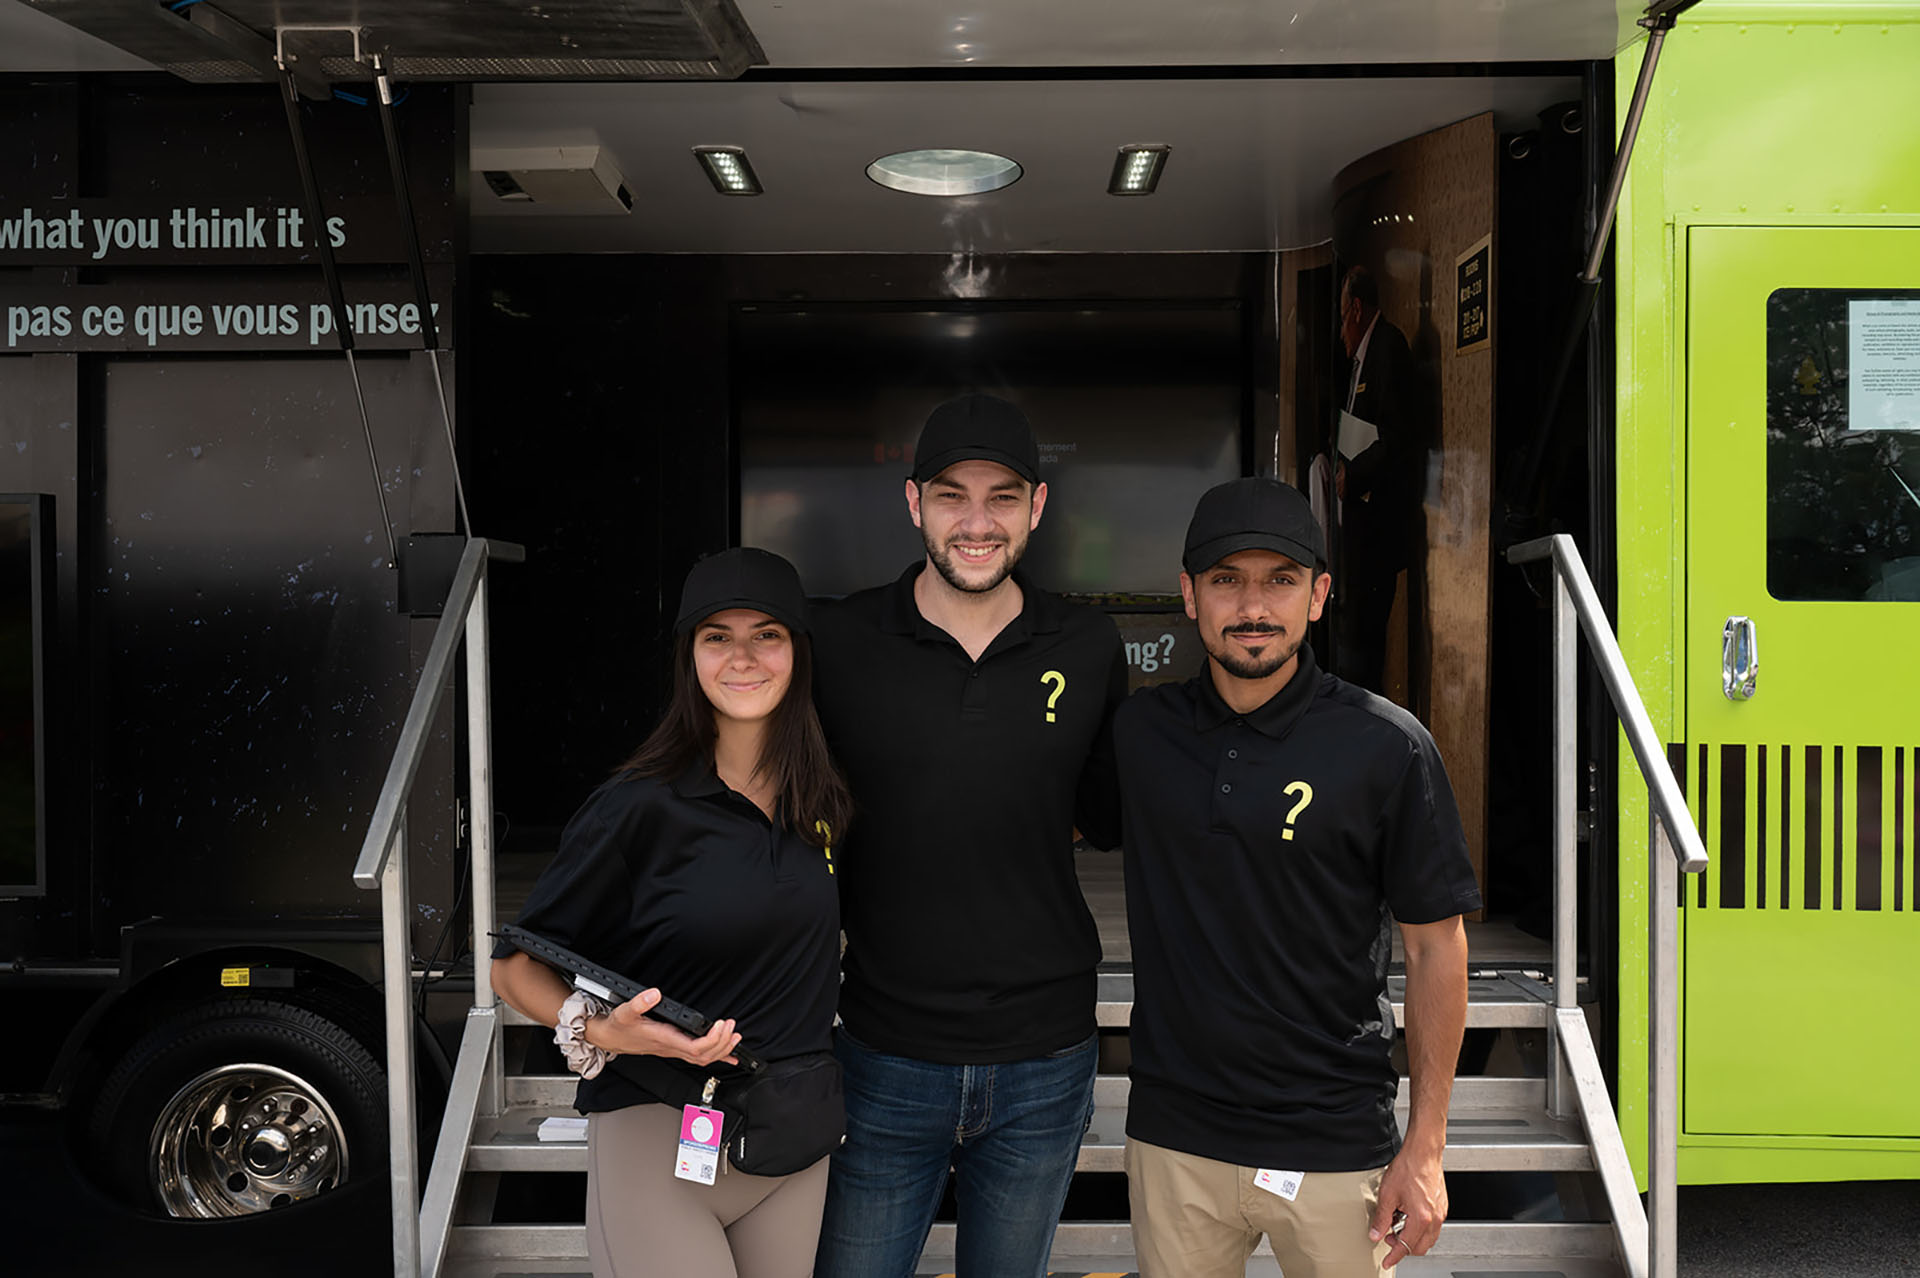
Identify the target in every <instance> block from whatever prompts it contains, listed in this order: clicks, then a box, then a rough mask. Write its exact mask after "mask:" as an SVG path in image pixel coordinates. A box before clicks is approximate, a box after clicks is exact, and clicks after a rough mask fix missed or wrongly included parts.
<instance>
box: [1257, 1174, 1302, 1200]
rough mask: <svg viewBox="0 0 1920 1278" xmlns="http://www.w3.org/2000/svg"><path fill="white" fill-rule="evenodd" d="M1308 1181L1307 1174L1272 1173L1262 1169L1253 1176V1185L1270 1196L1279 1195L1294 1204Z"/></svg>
mask: <svg viewBox="0 0 1920 1278" xmlns="http://www.w3.org/2000/svg"><path fill="white" fill-rule="evenodd" d="M1306 1179H1307V1174H1306V1173H1305V1172H1290V1171H1272V1170H1270V1169H1268V1168H1265V1167H1262V1168H1261V1169H1260V1170H1259V1171H1257V1172H1255V1173H1254V1174H1253V1183H1254V1184H1255V1185H1257V1186H1259V1187H1260V1188H1261V1189H1264V1190H1266V1191H1267V1192H1268V1193H1269V1194H1278V1195H1279V1196H1280V1197H1282V1198H1284V1199H1286V1200H1287V1201H1288V1202H1292V1201H1293V1200H1294V1199H1296V1198H1298V1197H1299V1196H1300V1186H1301V1184H1302V1182H1304V1181H1305V1180H1306Z"/></svg>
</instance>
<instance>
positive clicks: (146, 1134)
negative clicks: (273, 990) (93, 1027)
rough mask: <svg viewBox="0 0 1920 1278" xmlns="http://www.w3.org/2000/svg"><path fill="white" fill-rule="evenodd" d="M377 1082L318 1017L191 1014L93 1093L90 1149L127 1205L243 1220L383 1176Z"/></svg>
mask: <svg viewBox="0 0 1920 1278" xmlns="http://www.w3.org/2000/svg"><path fill="white" fill-rule="evenodd" d="M386 1093H387V1088H386V1074H385V1071H384V1070H382V1069H381V1067H380V1064H379V1062H378V1061H376V1060H375V1059H374V1058H373V1056H372V1054H371V1053H370V1052H368V1051H367V1049H366V1047H365V1046H363V1045H362V1044H361V1043H360V1041H359V1040H358V1039H357V1038H355V1037H354V1036H353V1035H352V1034H350V1033H349V1032H347V1031H346V1030H344V1029H342V1028H341V1027H340V1026H339V1025H337V1024H335V1023H334V1022H333V1021H331V1020H329V1019H327V1018H326V1017H325V1016H322V1015H320V1014H319V1013H317V1012H314V1011H310V1010H308V1009H306V1008H303V1007H298V1006H295V1005H293V1004H290V1003H282V1002H275V1001H271V1000H267V999H259V998H240V999H230V1000H224V1001H219V1002H207V1003H200V1004H196V1005H194V1006H192V1007H189V1008H187V1009H185V1010H183V1011H181V1012H178V1013H176V1014H174V1015H173V1016H171V1017H170V1018H168V1019H167V1020H165V1021H163V1022H161V1023H160V1024H159V1025H157V1026H156V1027H154V1028H153V1029H152V1030H150V1031H149V1032H148V1033H146V1034H145V1035H143V1036H142V1037H141V1038H140V1039H139V1040H137V1041H136V1042H135V1043H134V1045H133V1047H132V1048H131V1049H129V1050H128V1052H127V1053H126V1055H125V1056H123V1057H122V1058H121V1059H120V1062H119V1064H118V1065H116V1066H115V1067H114V1069H113V1071H112V1073H110V1074H109V1075H108V1076H107V1080H106V1082H105V1083H104V1084H103V1085H102V1086H101V1089H100V1094H99V1101H98V1104H97V1105H96V1106H95V1108H94V1114H93V1119H92V1123H91V1136H92V1138H93V1139H92V1142H91V1143H92V1150H93V1155H94V1157H96V1158H99V1159H101V1160H103V1170H104V1171H105V1174H106V1178H107V1179H108V1181H109V1182H110V1184H111V1186H112V1187H113V1188H114V1189H116V1190H118V1191H119V1192H120V1194H121V1195H122V1196H123V1197H125V1198H126V1199H127V1201H128V1202H130V1203H132V1204H133V1205H135V1206H138V1207H144V1208H149V1209H154V1210H158V1211H162V1212H165V1213H166V1214H168V1215H170V1216H182V1217H196V1218H201V1219H209V1218H221V1217H232V1216H248V1215H253V1214H255V1213H258V1212H264V1211H270V1210H273V1209H275V1208H279V1207H285V1206H288V1205H289V1204H292V1203H296V1202H299V1201H301V1200H303V1199H308V1198H313V1197H315V1196H317V1195H320V1194H324V1193H326V1192H328V1191H329V1190H331V1189H334V1188H336V1187H337V1186H339V1185H340V1184H342V1183H344V1182H345V1181H346V1180H347V1178H348V1177H349V1176H368V1175H372V1176H383V1175H385V1173H386V1168H387V1134H386Z"/></svg>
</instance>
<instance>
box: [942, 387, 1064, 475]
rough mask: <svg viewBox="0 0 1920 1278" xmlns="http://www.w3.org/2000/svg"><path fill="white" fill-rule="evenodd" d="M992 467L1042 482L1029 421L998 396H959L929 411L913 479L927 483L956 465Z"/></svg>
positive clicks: (1038, 450)
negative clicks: (969, 463)
mask: <svg viewBox="0 0 1920 1278" xmlns="http://www.w3.org/2000/svg"><path fill="white" fill-rule="evenodd" d="M963 461H990V462H998V463H999V464H1000V465H1002V466H1005V467H1006V468H1007V469H1008V470H1010V471H1012V472H1013V473H1014V474H1016V475H1018V476H1020V478H1022V479H1024V480H1026V481H1027V482H1028V483H1029V484H1034V483H1038V482H1040V445H1038V444H1036V443H1035V442H1034V439H1033V427H1032V426H1031V425H1030V424H1029V423H1028V422H1027V415H1026V414H1025V413H1023V412H1021V411H1020V410H1019V409H1018V408H1015V407H1014V406H1013V405H1012V404H1009V403H1008V402H1007V401H1006V400H1004V399H1001V398H1000V397H999V396H998V395H983V394H973V395H962V396H960V397H959V398H958V399H950V400H948V401H947V402H946V403H944V404H942V405H940V407H938V408H936V409H934V410H933V412H932V413H930V414H929V415H928V417H927V424H926V425H925V426H923V427H921V428H920V442H919V444H917V445H916V446H915V447H914V450H913V478H914V480H915V481H916V482H919V483H922V484H924V483H926V482H927V481H928V480H929V479H932V478H933V477H934V476H935V475H938V474H939V473H940V472H941V471H943V470H945V469H946V468H947V467H949V466H952V465H954V464H955V463H956V462H963Z"/></svg>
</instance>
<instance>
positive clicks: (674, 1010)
mask: <svg viewBox="0 0 1920 1278" xmlns="http://www.w3.org/2000/svg"><path fill="white" fill-rule="evenodd" d="M494 935H496V936H498V937H499V938H500V939H501V940H504V941H509V942H511V943H512V944H514V945H515V946H518V947H519V948H520V949H522V950H524V951H526V952H527V953H528V954H530V955H532V956H533V957H534V958H537V959H539V960H540V961H541V962H542V963H545V964H547V965H548V966H549V967H554V968H558V969H559V970H561V971H562V972H565V973H566V974H567V975H568V976H569V977H570V978H572V981H573V985H574V988H575V989H581V990H585V991H586V992H587V993H589V994H592V995H593V996H594V997H596V998H603V999H605V1000H607V1001H608V1002H609V1003H624V1002H626V1001H627V1000H628V999H631V998H633V997H634V996H635V995H637V994H639V993H640V992H641V991H642V990H645V989H648V988H650V987H648V986H645V985H641V984H639V983H638V982H636V981H633V980H630V979H628V978H627V977H624V976H622V975H620V974H619V973H618V972H615V971H611V970H609V969H607V968H604V967H601V966H600V965H599V964H598V963H595V962H592V961H591V960H589V959H584V958H582V957H580V956H579V955H578V954H575V953H574V952H573V951H572V950H570V949H567V948H566V947H565V946H561V945H555V944H554V943H553V942H552V941H549V940H547V939H546V938H545V937H541V936H536V935H534V934H533V933H532V932H529V931H527V929H525V928H523V927H521V926H520V925H519V924H517V923H509V924H508V925H507V926H505V927H503V928H501V929H500V930H499V931H498V932H496V933H495V934H494ZM647 1015H648V1016H652V1017H656V1018H658V1019H660V1020H663V1021H665V1022H667V1023H668V1024H669V1025H675V1026H678V1027H679V1028H680V1029H682V1030H684V1031H686V1032H687V1033H688V1034H691V1035H692V1036H693V1037H695V1038H700V1037H701V1036H703V1035H704V1034H706V1033H707V1031H708V1030H711V1029H712V1028H713V1019H712V1018H711V1017H709V1016H706V1015H705V1014H703V1013H701V1012H696V1011H694V1010H693V1009H692V1008H691V1007H688V1006H687V1005H686V1004H684V1003H676V1002H674V1001H673V1000H672V999H670V998H668V997H667V996H666V995H665V994H664V993H663V994H661V996H660V1001H659V1002H658V1003H655V1004H654V1005H653V1006H652V1007H650V1008H648V1009H647ZM731 1055H732V1056H733V1057H734V1059H735V1060H737V1061H739V1062H740V1068H742V1069H744V1070H746V1071H748V1072H749V1073H752V1072H754V1071H757V1070H760V1069H762V1068H764V1067H765V1065H766V1062H765V1061H762V1060H761V1059H760V1058H759V1057H758V1056H755V1055H754V1054H753V1053H752V1052H750V1051H748V1050H747V1049H746V1048H745V1047H744V1046H742V1047H736V1048H734V1049H733V1051H732V1053H731Z"/></svg>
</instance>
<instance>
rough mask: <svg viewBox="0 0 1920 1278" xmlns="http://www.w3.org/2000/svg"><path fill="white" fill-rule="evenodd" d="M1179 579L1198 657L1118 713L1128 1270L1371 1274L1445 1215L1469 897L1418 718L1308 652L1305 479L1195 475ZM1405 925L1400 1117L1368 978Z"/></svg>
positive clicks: (1382, 1022)
mask: <svg viewBox="0 0 1920 1278" xmlns="http://www.w3.org/2000/svg"><path fill="white" fill-rule="evenodd" d="M1181 563H1182V566H1183V568H1184V571H1183V572H1182V573H1181V574H1180V592H1181V594H1182V596H1183V597H1184V598H1185V600H1186V607H1187V615H1188V616H1189V617H1191V618H1193V619H1194V621H1195V622H1196V623H1197V624H1198V626H1199V631H1200V641H1201V644H1202V646H1203V647H1204V648H1205V649H1206V652H1207V668H1206V669H1205V670H1204V671H1202V672H1201V673H1200V674H1198V675H1196V676H1195V677H1194V678H1193V679H1191V680H1189V681H1188V682H1186V683H1184V684H1177V685H1168V686H1162V687H1157V688H1150V689H1146V690H1144V691H1142V692H1141V693H1140V694H1138V695H1137V696H1135V697H1134V698H1133V699H1132V700H1131V701H1129V702H1128V703H1127V704H1126V705H1125V706H1123V707H1122V708H1121V710H1120V712H1119V714H1118V715H1116V716H1115V720H1114V746H1115V752H1116V755H1117V757H1118V763H1119V769H1120V783H1121V794H1122V796H1123V798H1122V807H1123V812H1124V822H1123V828H1124V833H1125V839H1124V843H1125V847H1126V875H1127V920H1128V924H1129V928H1130V930H1131V933H1132V938H1133V952H1134V1005H1133V1019H1132V1025H1131V1036H1132V1047H1133V1064H1132V1070H1131V1073H1132V1090H1131V1093H1130V1096H1129V1099H1128V1104H1127V1177H1128V1194H1129V1198H1130V1202H1131V1205H1132V1218H1133V1239H1134V1250H1135V1255H1136V1257H1137V1260H1138V1263H1139V1266H1140V1273H1141V1274H1142V1276H1143V1278H1174V1276H1175V1275H1178V1276H1179V1278H1214V1276H1216V1275H1221V1276H1224V1275H1228V1274H1232V1275H1235V1276H1236V1278H1238V1276H1239V1275H1243V1274H1244V1273H1245V1272H1246V1261H1247V1257H1248V1256H1250V1255H1251V1254H1252V1253H1253V1250H1254V1248H1255V1247H1256V1246H1258V1245H1259V1242H1260V1237H1261V1235H1262V1234H1265V1235H1267V1237H1268V1238H1269V1239H1270V1240H1271V1241H1272V1243H1273V1248H1274V1253H1275V1256H1276V1258H1277V1259H1278V1260H1279V1262H1280V1267H1281V1269H1282V1270H1284V1271H1285V1273H1286V1275H1287V1278H1332V1276H1334V1275H1339V1276H1341V1278H1346V1276H1349V1275H1353V1276H1358V1275H1376V1274H1378V1273H1379V1272H1380V1271H1381V1270H1382V1269H1383V1268H1391V1267H1392V1266H1393V1265H1395V1264H1397V1263H1399V1262H1400V1261H1401V1260H1404V1259H1406V1257H1407V1256H1409V1255H1422V1254H1424V1253H1425V1252H1426V1251H1427V1250H1428V1248H1430V1247H1431V1246H1432V1245H1433V1242H1434V1240H1435V1238H1436V1237H1438V1235H1439V1231H1440V1226H1441V1223H1442V1222H1443V1221H1444V1220H1445V1219H1446V1213H1447V1193H1446V1182H1445V1179H1444V1177H1443V1176H1442V1175H1441V1170H1440V1160H1441V1153H1442V1150H1443V1149H1444V1147H1445V1145H1446V1125H1447V1101H1448V1095H1449V1093H1450V1091H1451V1090H1452V1085H1453V1071H1454V1065H1455V1062H1456V1060H1457V1058H1458V1056H1459V1053H1460V1039H1461V1035H1462V1032H1463V1030H1464V1028H1465V1023H1466V1007H1467V945H1466V935H1465V932H1464V930H1463V928H1462V925H1461V918H1460V916H1461V915H1462V914H1463V913H1464V912H1466V911H1468V910H1474V909H1478V908H1479V906H1480V892H1479V888H1478V887H1477V885H1476V884H1475V881H1474V877H1473V870H1472V866H1471V864H1470V862H1469V861H1468V858H1467V849H1466V839H1465V835H1464V834H1463V833H1462V831H1461V828H1460V815H1459V812H1458V810H1457V809H1456V807H1455V805H1454V799H1453V791H1452V788H1451V787H1450V785H1449V784H1448V781H1447V774H1446V769H1445V768H1444V767H1443V766H1442V765H1441V762H1440V756H1439V753H1438V751H1436V750H1435V748H1434V744H1433V739H1432V738H1431V737H1430V736H1428V735H1427V731H1426V729H1425V728H1423V727H1421V725H1420V723H1419V721H1418V720H1416V719H1414V718H1413V717H1412V716H1411V715H1409V714H1408V713H1407V712H1406V711H1404V710H1402V709H1400V708H1399V707H1398V706H1396V705H1394V704H1393V703H1391V702H1389V701H1386V700H1385V699H1383V698H1381V697H1378V696H1375V695H1374V694H1372V693H1370V692H1367V691H1365V690H1364V689H1362V688H1359V687H1357V686H1355V685H1353V684H1350V683H1346V682H1344V681H1343V680H1341V679H1338V678H1336V677H1334V676H1333V675H1330V674H1327V673H1325V672H1323V671H1321V670H1320V668H1319V667H1318V666H1317V665H1316V663H1315V661H1314V657H1313V649H1312V648H1311V647H1309V646H1308V644H1307V641H1306V636H1307V626H1308V624H1309V623H1311V622H1312V621H1315V620H1317V619H1318V618H1319V616H1320V613H1321V610H1322V609H1323V608H1324V607H1325V606H1326V602H1327V594H1328V591H1329V590H1330V589H1331V587H1332V578H1331V577H1330V576H1329V575H1328V574H1327V572H1326V551H1325V547H1324V546H1323V544H1322V540H1321V534H1320V527H1319V524H1318V523H1317V522H1316V521H1315V519H1314V517H1313V511H1312V508H1311V506H1310V505H1309V503H1308V501H1307V499H1306V497H1305V496H1304V495H1302V494H1301V493H1300V492H1299V491H1298V490H1296V489H1294V488H1291V487H1288V486H1287V485H1285V484H1282V483H1280V482H1278V481H1277V480H1273V479H1266V478H1249V479H1238V480H1234V481H1232V482H1230V483H1226V484H1221V485H1219V486H1217V487H1215V488H1213V489H1210V490H1209V491H1208V492H1207V493H1206V494H1205V495H1204V496H1202V497H1201V499H1200V502H1199V504H1198V506H1197V507H1196V508H1195V509H1194V513H1193V522H1192V523H1191V524H1190V525H1189V526H1188V528H1187V537H1186V548H1185V553H1184V554H1183V555H1182V559H1181ZM1390 918H1391V919H1393V920H1397V922H1398V923H1399V927H1400V933H1401V936H1402V938H1403V940H1404V943H1405V949H1406V976H1407V994H1406V1029H1407V1047H1408V1053H1407V1054H1408V1061H1409V1073H1410V1080H1409V1092H1410V1097H1411V1111H1410V1114H1409V1120H1408V1123H1407V1132H1406V1138H1405V1141H1404V1143H1402V1141H1401V1139H1400V1135H1399V1131H1398V1128H1397V1126H1396V1124H1395V1121H1394V1095H1395V1091H1396V1085H1397V1082H1398V1078H1397V1076H1396V1074H1395V1071H1394V1068H1393V1065H1392V1062H1391V1052H1392V1048H1393V1039H1394V1018H1393V1012H1392V1008H1391V1004H1390V1003H1389V1001H1388V997H1387V968H1388V963H1389V960H1390V958H1391V957H1392V950H1393V947H1392V937H1391V935H1390V933H1389V931H1388V926H1389V919H1390Z"/></svg>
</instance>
